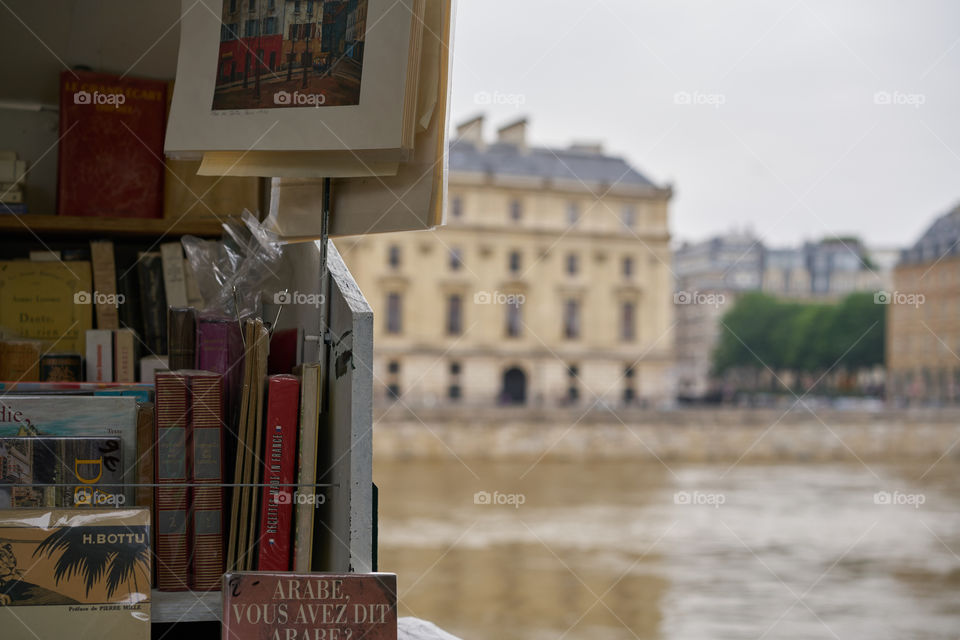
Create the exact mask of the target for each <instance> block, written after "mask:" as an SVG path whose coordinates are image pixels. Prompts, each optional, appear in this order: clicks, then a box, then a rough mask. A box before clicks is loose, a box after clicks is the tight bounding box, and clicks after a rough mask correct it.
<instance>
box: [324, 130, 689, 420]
mask: <svg viewBox="0 0 960 640" xmlns="http://www.w3.org/2000/svg"><path fill="white" fill-rule="evenodd" d="M526 126H527V123H526V121H525V120H521V121H519V122H517V123H514V124H512V125H509V126H507V127H504V128H502V129H500V131H499V133H498V138H497V140H496V141H495V142H492V143H488V142H487V141H486V140H484V138H483V118H482V117H481V118H477V119H475V120H472V121H470V122H467V123H465V124H464V125H461V126H460V127H459V129H458V132H457V137H456V138H455V139H454V141H453V142H452V143H451V148H450V154H449V160H450V199H449V209H448V215H447V225H446V226H445V227H443V228H440V229H436V230H433V231H424V232H416V233H400V234H386V235H371V236H365V237H362V238H347V239H341V240H338V241H337V245H338V247H339V249H340V251H341V252H342V253H343V256H344V258H345V260H346V262H347V264H348V265H349V267H350V269H351V271H352V272H353V274H354V276H355V277H356V279H357V282H358V283H359V285H360V287H361V289H362V291H363V292H364V294H365V295H366V297H367V299H368V300H369V302H370V304H371V305H372V306H373V308H374V311H375V313H376V329H375V343H374V344H375V354H376V358H375V371H374V374H375V383H376V384H377V386H378V393H377V398H378V400H388V399H390V398H392V397H400V398H402V399H403V402H404V403H405V404H406V405H408V406H410V407H417V406H438V405H444V404H449V403H458V404H461V405H464V406H477V407H480V406H492V405H495V404H521V405H527V406H534V407H555V406H570V405H575V406H582V407H583V408H584V409H586V408H587V407H589V406H591V405H593V403H594V402H597V403H598V406H601V407H622V406H626V405H656V404H662V403H666V402H670V401H671V399H672V398H673V384H672V381H671V370H672V355H673V354H672V351H673V335H672V328H673V304H672V302H673V279H672V275H671V272H670V268H669V264H670V250H669V246H668V242H669V232H668V226H667V214H668V211H667V209H668V204H669V201H670V197H671V195H672V192H671V189H670V188H662V187H658V186H656V185H654V184H653V183H652V182H650V181H649V180H648V179H647V178H646V177H644V176H643V175H641V174H640V173H639V172H637V171H636V170H634V169H633V168H632V167H630V166H629V165H628V164H627V163H626V162H625V161H624V160H623V159H621V158H617V157H612V156H609V155H606V154H604V152H603V150H602V149H601V148H600V146H599V145H575V146H573V147H571V148H569V149H546V148H539V147H532V146H529V145H528V143H527V139H526Z"/></svg>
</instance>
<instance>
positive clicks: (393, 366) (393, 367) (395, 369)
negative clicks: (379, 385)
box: [387, 360, 400, 374]
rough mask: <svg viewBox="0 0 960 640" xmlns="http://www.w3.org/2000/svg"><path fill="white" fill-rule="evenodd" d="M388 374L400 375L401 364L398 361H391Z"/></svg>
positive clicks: (388, 365)
mask: <svg viewBox="0 0 960 640" xmlns="http://www.w3.org/2000/svg"><path fill="white" fill-rule="evenodd" d="M387 372H388V373H390V374H396V373H400V362H399V361H397V360H391V361H390V362H389V363H388V364H387Z"/></svg>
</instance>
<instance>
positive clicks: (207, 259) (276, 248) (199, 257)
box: [182, 211, 287, 319]
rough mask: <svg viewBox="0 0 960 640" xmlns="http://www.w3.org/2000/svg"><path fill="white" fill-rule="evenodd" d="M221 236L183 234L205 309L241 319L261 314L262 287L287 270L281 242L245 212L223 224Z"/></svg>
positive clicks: (272, 287)
mask: <svg viewBox="0 0 960 640" xmlns="http://www.w3.org/2000/svg"><path fill="white" fill-rule="evenodd" d="M223 231H224V233H223V238H222V239H221V240H203V239H201V238H197V237H194V236H184V237H183V240H182V242H183V248H184V251H185V252H186V255H187V259H188V260H189V261H190V267H191V268H192V269H193V272H194V275H195V278H196V281H197V288H198V289H199V292H200V295H201V296H202V297H203V301H204V308H203V309H199V311H202V312H203V313H204V314H208V315H217V316H223V317H229V318H234V317H239V318H240V319H244V318H249V317H255V316H258V315H260V312H261V310H262V306H261V297H262V294H263V293H264V292H273V291H275V290H276V289H277V288H278V286H279V283H280V282H282V281H283V280H284V279H285V277H286V275H287V274H285V273H284V271H285V270H286V269H287V265H286V263H285V262H284V260H283V247H282V246H281V244H280V243H278V242H277V241H276V240H275V238H274V237H273V236H272V234H270V233H269V232H268V231H266V230H265V229H264V228H263V226H262V225H261V224H260V222H259V221H258V220H257V218H256V217H255V216H254V215H253V214H252V213H250V212H249V211H244V212H243V217H242V218H239V219H237V218H231V219H230V220H228V221H227V222H225V223H224V224H223Z"/></svg>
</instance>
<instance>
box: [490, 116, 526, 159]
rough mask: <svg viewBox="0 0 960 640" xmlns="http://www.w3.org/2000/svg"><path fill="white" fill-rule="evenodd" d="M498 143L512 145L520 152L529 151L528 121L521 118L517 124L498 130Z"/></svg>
mask: <svg viewBox="0 0 960 640" xmlns="http://www.w3.org/2000/svg"><path fill="white" fill-rule="evenodd" d="M497 142H499V143H501V144H510V145H513V146H515V147H517V148H518V149H519V150H520V151H526V150H527V119H526V118H521V119H519V120H517V121H516V122H513V123H511V124H508V125H506V126H504V127H500V129H498V130H497Z"/></svg>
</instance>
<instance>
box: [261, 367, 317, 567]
mask: <svg viewBox="0 0 960 640" xmlns="http://www.w3.org/2000/svg"><path fill="white" fill-rule="evenodd" d="M299 396H300V380H299V379H298V378H297V377H295V376H290V375H286V376H284V375H279V376H271V377H270V379H269V380H268V382H267V423H266V429H265V438H264V443H263V451H264V455H263V463H262V466H263V484H264V485H266V486H264V487H263V489H262V490H261V491H260V496H261V497H260V536H259V556H258V561H257V569H258V570H260V571H290V570H291V569H292V568H293V566H292V561H291V559H292V556H291V549H290V540H291V537H292V531H291V523H292V520H293V502H294V500H293V497H294V491H293V486H292V485H293V483H294V464H295V462H296V452H297V409H298V404H299V403H298V401H299ZM311 495H312V494H311Z"/></svg>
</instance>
